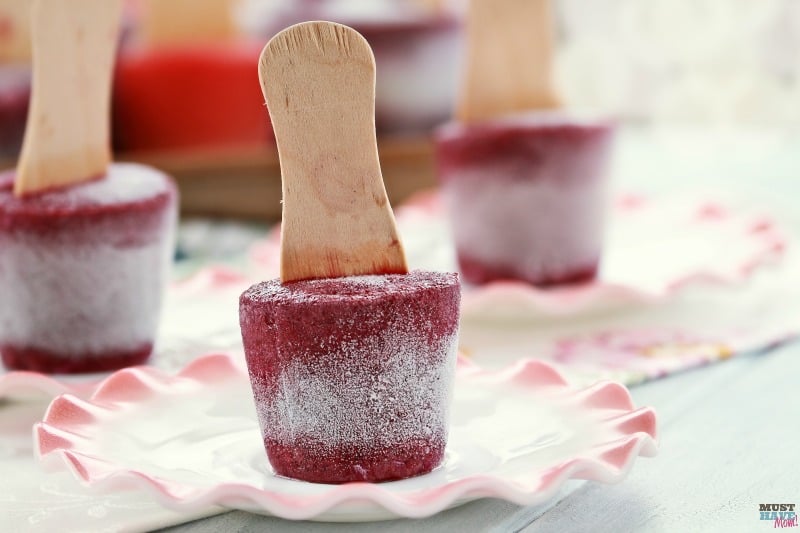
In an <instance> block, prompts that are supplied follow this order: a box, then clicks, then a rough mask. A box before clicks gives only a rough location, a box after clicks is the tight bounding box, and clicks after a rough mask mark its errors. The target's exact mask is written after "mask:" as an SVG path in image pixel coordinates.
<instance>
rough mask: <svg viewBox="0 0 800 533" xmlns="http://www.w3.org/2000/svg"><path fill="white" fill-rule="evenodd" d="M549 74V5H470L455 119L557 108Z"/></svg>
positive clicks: (520, 0)
mask: <svg viewBox="0 0 800 533" xmlns="http://www.w3.org/2000/svg"><path fill="white" fill-rule="evenodd" d="M552 69H553V21H552V13H551V9H550V2H549V0H470V4H469V15H468V17H467V57H466V68H465V73H464V78H463V80H462V86H461V93H460V95H459V102H458V105H457V108H456V117H457V118H458V119H459V120H461V121H462V122H473V121H480V120H487V119H491V118H493V117H497V116H501V115H505V114H509V113H516V112H520V111H529V110H533V109H546V108H553V107H557V106H558V105H559V102H558V98H557V96H556V94H555V92H554V89H553V82H552Z"/></svg>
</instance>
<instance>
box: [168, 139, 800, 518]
mask: <svg viewBox="0 0 800 533" xmlns="http://www.w3.org/2000/svg"><path fill="white" fill-rule="evenodd" d="M620 140H621V144H622V145H623V146H622V148H623V149H622V150H621V152H620V157H619V159H618V165H617V172H616V176H615V178H616V179H617V184H618V186H619V188H621V189H626V190H627V189H630V188H633V189H635V190H638V191H642V190H643V191H647V192H653V193H660V192H675V191H680V190H687V189H694V188H696V187H698V185H700V186H702V187H705V188H706V189H710V190H714V189H719V190H722V191H729V190H730V189H737V190H738V191H740V192H739V194H742V193H745V194H747V195H748V196H750V197H752V198H753V201H755V202H760V203H761V204H762V205H772V206H774V207H775V208H776V209H778V210H780V211H781V212H782V213H783V214H784V215H785V217H784V218H785V219H787V218H788V220H789V221H790V223H791V224H792V226H793V229H794V231H795V234H800V142H798V141H797V140H796V139H794V138H793V137H791V136H789V135H785V134H779V133H776V132H748V133H743V132H736V133H730V134H726V133H724V132H723V133H721V134H720V132H716V133H715V134H713V135H711V134H709V132H705V131H694V130H686V131H677V132H676V131H675V130H671V131H669V132H668V133H667V134H666V135H663V136H662V134H661V133H642V132H625V133H624V134H623V138H622V139H620ZM632 393H633V397H634V400H635V401H636V403H637V404H638V405H651V406H654V407H655V408H656V410H657V412H658V415H659V422H660V431H661V452H660V454H659V456H658V457H656V458H655V459H641V458H640V459H639V460H638V461H637V463H636V465H635V466H634V468H633V471H632V473H631V475H630V476H629V477H628V478H627V479H626V480H624V481H623V482H622V483H620V484H618V485H614V486H607V485H600V484H596V483H581V482H572V483H571V484H570V485H569V486H568V487H566V488H565V490H564V491H563V492H562V494H561V495H559V497H557V498H555V499H553V500H552V501H550V502H548V503H547V504H546V505H542V506H538V507H531V508H524V507H519V506H516V505H512V504H509V503H506V502H503V501H499V500H481V501H477V502H474V503H471V504H467V505H464V506H462V507H460V508H457V509H452V510H449V511H446V512H443V513H440V514H439V515H436V516H434V517H431V518H428V519H424V520H415V521H410V520H395V521H390V522H379V523H367V524H323V523H312V522H289V521H285V520H280V519H276V518H270V517H263V516H258V515H253V514H249V513H244V512H231V513H227V514H223V515H218V516H214V517H211V518H207V519H204V520H200V521H196V522H192V523H189V524H184V525H181V526H177V527H174V528H171V529H169V530H168V531H171V532H182V533H183V532H186V533H202V532H212V531H213V532H217V531H286V532H309V533H316V532H318V533H334V532H350V531H354V532H359V531H364V532H366V531H370V532H372V531H376V532H400V531H433V532H436V531H442V532H445V531H446V532H451V531H464V532H482V531H491V532H505V531H525V532H540V531H542V532H545V531H553V532H563V531H593V532H603V531H609V532H624V531H668V532H672V531H725V532H727V531H743V532H745V531H746V532H758V531H767V530H773V523H772V522H762V521H760V520H759V504H761V503H796V504H800V458H799V457H798V452H800V344H795V345H790V346H787V347H784V348H781V349H779V350H777V351H774V352H772V353H769V354H766V355H750V356H743V357H740V358H736V359H734V360H731V361H728V362H725V363H721V364H717V365H714V366H711V367H707V368H703V369H699V370H694V371H691V372H687V373H684V374H680V375H675V376H671V377H669V378H667V379H663V380H660V381H656V382H651V383H647V384H644V385H641V386H638V387H636V388H634V389H633V390H632ZM790 531H791V530H790ZM798 531H800V530H798Z"/></svg>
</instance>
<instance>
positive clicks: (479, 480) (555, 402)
mask: <svg viewBox="0 0 800 533" xmlns="http://www.w3.org/2000/svg"><path fill="white" fill-rule="evenodd" d="M34 433H35V440H36V447H37V454H38V456H39V457H40V459H41V460H42V461H43V462H44V463H45V464H47V465H49V466H51V467H52V466H53V465H56V466H57V467H62V468H63V466H64V465H65V464H66V465H67V466H68V467H69V469H70V470H71V471H72V472H73V474H74V475H75V476H76V477H78V478H80V479H81V480H83V481H84V482H85V483H86V484H87V485H89V486H92V487H94V488H96V489H98V490H101V491H111V490H116V489H119V488H123V487H130V486H139V487H142V488H145V489H147V490H149V491H151V492H152V493H153V495H154V496H155V497H156V498H157V499H158V500H159V501H160V502H161V503H162V504H163V505H165V506H167V507H169V508H172V509H175V510H183V511H190V510H197V509H201V508H203V507H205V506H208V505H223V506H227V507H230V508H236V509H243V510H247V511H251V512H256V513H263V514H271V515H275V516H279V517H283V518H288V519H311V520H324V521H365V520H381V519H391V518H396V517H415V518H418V517H424V516H430V515H432V514H435V513H437V512H439V511H441V510H443V509H447V508H449V507H453V506H456V505H460V504H462V503H465V502H468V501H471V500H475V499H478V498H483V497H496V498H503V499H506V500H509V501H512V502H515V503H517V504H521V505H534V504H537V503H540V502H542V501H544V500H547V499H548V498H550V497H552V496H553V495H554V494H555V493H556V492H557V491H558V490H559V488H560V487H561V486H562V485H563V483H564V482H565V481H566V480H568V479H570V478H580V479H589V480H594V481H599V482H604V483H613V482H616V481H619V480H621V479H622V478H624V477H625V475H626V474H627V473H628V471H629V470H630V468H631V467H632V465H633V462H634V461H635V459H636V457H637V456H639V455H644V456H652V455H654V454H655V452H656V418H655V413H654V412H653V410H652V409H650V408H640V409H636V408H634V406H633V404H632V402H631V398H630V396H629V394H628V391H627V389H625V388H624V387H623V386H622V385H619V384H616V383H611V382H603V383H599V384H596V385H594V386H592V387H589V388H584V389H577V388H573V387H571V386H569V385H568V384H567V383H566V382H565V381H564V379H563V378H562V377H561V376H560V375H559V374H558V372H557V371H555V370H554V369H553V368H552V367H550V366H548V365H547V364H545V363H541V362H537V361H527V362H524V363H520V364H518V365H516V366H515V367H513V368H512V369H509V370H507V371H504V372H501V373H488V372H486V371H482V370H479V369H478V368H477V367H474V366H471V365H470V364H469V363H467V362H465V361H463V360H462V361H460V363H459V371H458V372H457V377H456V387H455V400H454V406H453V412H452V418H451V434H450V441H449V444H448V448H447V454H446V459H445V462H444V464H443V465H442V466H441V467H439V468H438V469H436V470H435V471H434V472H432V473H430V474H428V475H424V476H420V477H416V478H411V479H406V480H402V481H396V482H390V483H382V484H369V483H349V484H344V485H322V484H312V483H305V482H300V481H295V480H290V479H286V478H281V477H278V476H276V475H274V474H273V472H272V470H271V469H270V466H269V463H268V461H267V458H266V454H265V452H264V449H263V445H262V439H261V433H260V430H259V428H258V424H257V422H256V415H255V408H254V405H253V399H252V396H251V392H250V384H249V381H248V378H247V375H246V372H245V371H244V370H243V369H242V368H240V367H239V365H238V363H237V362H236V361H235V360H234V359H232V358H230V357H227V356H222V355H218V356H209V357H204V358H201V359H199V360H197V361H195V362H193V363H192V364H191V365H190V366H189V367H187V368H186V369H185V370H184V371H182V372H181V373H180V374H179V375H177V376H173V377H170V376H167V375H166V374H164V373H163V372H161V371H158V370H155V369H148V368H135V369H127V370H123V371H120V372H117V373H116V374H114V375H112V376H111V377H110V378H108V379H107V380H106V381H105V382H104V383H103V384H102V385H101V386H100V387H99V389H98V390H97V392H96V393H95V394H94V395H93V397H92V398H91V399H90V400H88V401H85V400H81V399H79V398H77V397H75V396H73V395H64V396H60V397H59V398H57V399H56V400H54V401H53V403H52V404H51V405H50V407H49V409H48V412H47V414H46V416H45V419H44V421H43V422H41V423H39V424H37V426H36V427H35V431H34Z"/></svg>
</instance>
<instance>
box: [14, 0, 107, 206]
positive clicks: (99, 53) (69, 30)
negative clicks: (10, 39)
mask: <svg viewBox="0 0 800 533" xmlns="http://www.w3.org/2000/svg"><path fill="white" fill-rule="evenodd" d="M121 14H122V2H121V0H69V2H65V1H64V0H34V1H33V5H32V12H31V15H32V20H33V25H32V29H33V32H32V34H33V88H32V94H31V104H30V109H29V111H28V122H27V126H26V130H25V139H24V141H23V145H22V154H21V156H20V161H19V164H18V166H17V177H16V180H15V182H14V192H15V194H17V195H25V194H29V193H34V192H37V191H42V190H46V189H51V188H55V187H60V186H65V185H69V184H73V183H79V182H82V181H86V180H89V179H93V178H96V177H99V176H102V175H103V174H105V172H106V171H107V169H108V166H109V164H110V163H111V139H110V120H111V119H110V103H111V75H112V69H113V65H114V56H115V52H116V47H117V39H118V30H119V20H120V16H121Z"/></svg>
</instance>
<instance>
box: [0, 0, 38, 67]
mask: <svg viewBox="0 0 800 533" xmlns="http://www.w3.org/2000/svg"><path fill="white" fill-rule="evenodd" d="M30 8H31V0H0V64H2V63H26V62H28V61H30V59H31V9H30Z"/></svg>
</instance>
